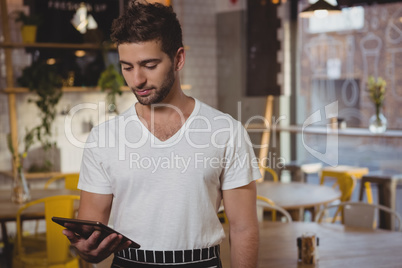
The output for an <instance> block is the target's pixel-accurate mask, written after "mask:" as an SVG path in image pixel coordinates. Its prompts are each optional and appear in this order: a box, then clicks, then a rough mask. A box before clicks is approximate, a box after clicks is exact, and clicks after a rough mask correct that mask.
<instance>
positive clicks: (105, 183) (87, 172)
mask: <svg viewBox="0 0 402 268" xmlns="http://www.w3.org/2000/svg"><path fill="white" fill-rule="evenodd" d="M99 139H101V137H99V131H98V128H97V127H95V128H93V129H92V130H91V133H90V134H89V136H88V139H87V141H86V144H85V148H84V154H83V156H82V163H81V169H80V178H79V182H78V189H80V190H83V191H87V192H91V193H97V194H111V193H112V187H111V184H110V180H109V177H108V175H107V173H106V172H105V170H104V168H103V162H104V159H102V158H101V156H102V155H101V154H100V153H99Z"/></svg>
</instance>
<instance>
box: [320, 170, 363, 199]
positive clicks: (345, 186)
mask: <svg viewBox="0 0 402 268" xmlns="http://www.w3.org/2000/svg"><path fill="white" fill-rule="evenodd" d="M324 181H325V177H321V179H320V184H324ZM355 186H356V178H355V177H354V176H352V175H349V174H347V173H340V174H339V175H337V177H336V181H335V182H334V184H333V185H332V187H333V188H338V189H339V191H341V198H340V201H341V202H346V201H349V200H350V198H351V197H352V193H353V190H354V189H355Z"/></svg>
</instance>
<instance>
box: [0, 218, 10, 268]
mask: <svg viewBox="0 0 402 268" xmlns="http://www.w3.org/2000/svg"><path fill="white" fill-rule="evenodd" d="M1 235H2V237H3V243H4V256H5V258H6V265H7V267H11V257H12V255H13V254H12V248H11V245H10V242H9V241H8V234H7V226H6V222H5V221H2V222H1Z"/></svg>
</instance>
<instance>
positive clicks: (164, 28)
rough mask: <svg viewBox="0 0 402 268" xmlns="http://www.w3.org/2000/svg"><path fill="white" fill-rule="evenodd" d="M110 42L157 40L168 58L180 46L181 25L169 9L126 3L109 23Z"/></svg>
mask: <svg viewBox="0 0 402 268" xmlns="http://www.w3.org/2000/svg"><path fill="white" fill-rule="evenodd" d="M111 39H112V41H113V42H115V43H116V44H117V45H119V44H124V43H140V42H146V41H152V40H157V41H160V42H161V44H162V51H163V52H165V53H166V54H167V55H168V56H169V57H170V58H171V59H173V57H174V56H175V55H176V52H177V50H178V49H179V48H180V47H183V40H182V32H181V26H180V23H179V20H178V19H177V16H176V13H175V12H174V11H173V8H172V7H171V6H165V5H162V4H160V3H154V4H149V3H140V2H139V1H137V0H132V1H130V2H129V4H128V7H127V8H126V9H125V11H124V13H123V14H122V15H121V16H120V17H118V18H117V19H115V20H114V21H113V24H112V33H111Z"/></svg>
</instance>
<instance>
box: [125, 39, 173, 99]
mask: <svg viewBox="0 0 402 268" xmlns="http://www.w3.org/2000/svg"><path fill="white" fill-rule="evenodd" d="M118 51H119V57H120V63H121V68H122V73H123V76H124V79H125V80H126V82H127V85H128V86H129V87H130V88H131V90H132V91H133V93H134V94H135V96H136V97H137V99H138V102H139V103H141V104H143V105H150V104H155V103H160V102H162V101H163V100H164V99H165V98H166V96H167V95H168V94H169V92H170V90H171V88H172V86H173V84H174V82H175V72H174V63H173V62H172V61H171V60H170V58H169V56H168V55H167V54H166V53H164V52H163V51H162V50H161V45H160V42H157V41H149V42H142V43H125V44H120V45H119V47H118Z"/></svg>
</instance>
